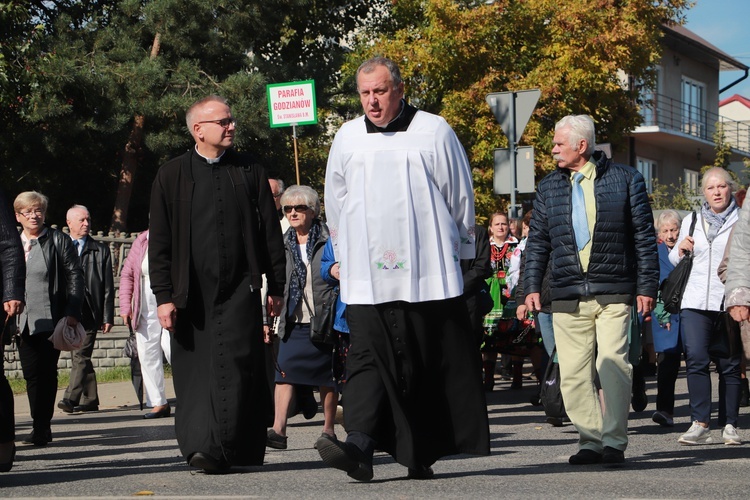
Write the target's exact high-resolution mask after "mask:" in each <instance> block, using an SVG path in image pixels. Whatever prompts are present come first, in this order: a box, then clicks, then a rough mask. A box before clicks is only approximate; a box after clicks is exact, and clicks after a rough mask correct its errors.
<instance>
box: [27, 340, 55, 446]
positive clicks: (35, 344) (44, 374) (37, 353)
mask: <svg viewBox="0 0 750 500" xmlns="http://www.w3.org/2000/svg"><path fill="white" fill-rule="evenodd" d="M51 334H52V332H45V333H37V334H35V335H29V332H28V330H26V331H24V332H23V335H21V345H20V346H19V347H18V353H19V355H20V357H21V369H22V371H23V378H24V379H25V380H26V393H27V394H28V397H29V407H30V408H31V418H32V420H33V421H34V430H38V431H46V430H48V429H49V428H50V422H52V415H53V413H54V411H55V396H57V360H58V359H59V358H60V351H58V350H57V349H55V347H54V346H53V345H52V342H50V341H49V340H47V339H48V338H49V336H50V335H51Z"/></svg>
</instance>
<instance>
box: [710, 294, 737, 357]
mask: <svg viewBox="0 0 750 500" xmlns="http://www.w3.org/2000/svg"><path fill="white" fill-rule="evenodd" d="M721 308H722V309H724V301H722V303H721ZM741 352H742V341H741V340H740V324H739V323H737V322H736V321H735V320H733V319H732V316H730V315H729V313H728V312H726V311H724V310H722V311H721V312H720V313H719V316H718V317H717V318H716V321H714V324H713V326H712V328H711V336H710V337H709V340H708V355H709V356H711V357H712V358H733V357H735V356H738V355H739V354H740V353H741Z"/></svg>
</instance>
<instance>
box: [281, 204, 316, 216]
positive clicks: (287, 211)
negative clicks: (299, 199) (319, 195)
mask: <svg viewBox="0 0 750 500" xmlns="http://www.w3.org/2000/svg"><path fill="white" fill-rule="evenodd" d="M283 208H284V213H285V214H290V213H292V210H294V211H295V212H306V211H307V210H310V207H308V206H307V205H284V207H283Z"/></svg>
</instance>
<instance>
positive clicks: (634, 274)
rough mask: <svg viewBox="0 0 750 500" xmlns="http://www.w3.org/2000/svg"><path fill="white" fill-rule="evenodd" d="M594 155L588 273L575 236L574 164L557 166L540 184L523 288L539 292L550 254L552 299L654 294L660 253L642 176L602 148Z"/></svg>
mask: <svg viewBox="0 0 750 500" xmlns="http://www.w3.org/2000/svg"><path fill="white" fill-rule="evenodd" d="M591 161H592V162H593V163H594V164H595V165H596V179H595V181H594V182H595V188H594V193H595V197H596V224H595V226H594V231H593V234H592V247H591V259H590V262H589V268H588V273H586V274H584V273H583V271H582V270H581V265H580V262H579V258H578V251H577V249H576V245H575V238H574V236H573V223H572V219H571V189H572V187H571V182H570V170H568V169H560V168H558V169H556V170H555V171H554V172H552V173H551V174H549V175H547V176H546V177H545V178H544V179H542V181H541V182H540V183H539V185H538V187H537V192H536V200H535V202H534V216H533V217H532V219H531V227H530V231H529V241H528V243H527V246H526V252H527V254H526V268H525V271H524V290H525V293H526V294H527V295H528V294H530V293H541V288H542V279H543V277H544V271H545V269H546V266H547V260H548V259H552V270H551V275H550V294H551V299H552V301H556V300H573V299H578V298H580V297H585V296H602V295H628V296H630V300H631V301H632V300H633V299H634V296H635V295H645V296H648V297H653V298H656V292H657V288H658V286H659V259H658V254H657V249H656V235H655V232H654V220H653V214H652V213H651V206H650V205H649V200H648V194H647V192H646V185H645V182H644V179H643V176H642V175H641V174H640V173H639V172H638V171H637V170H636V169H634V168H632V167H629V166H627V165H621V164H618V163H614V162H612V161H611V160H610V159H608V158H607V157H606V155H605V154H604V153H602V152H601V151H597V152H595V153H594V155H593V156H592V158H591ZM631 303H632V302H631Z"/></svg>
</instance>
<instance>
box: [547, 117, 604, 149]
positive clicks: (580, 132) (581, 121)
mask: <svg viewBox="0 0 750 500" xmlns="http://www.w3.org/2000/svg"><path fill="white" fill-rule="evenodd" d="M564 127H568V128H569V129H570V132H569V134H568V145H570V146H574V145H575V144H576V143H577V142H578V141H581V140H583V141H586V154H587V155H589V156H591V155H592V154H594V148H595V147H596V127H595V125H594V119H593V118H591V117H590V116H589V115H568V116H564V117H562V119H561V120H560V121H559V122H557V123H556V124H555V132H557V131H558V130H559V129H561V128H564Z"/></svg>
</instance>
